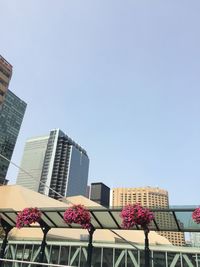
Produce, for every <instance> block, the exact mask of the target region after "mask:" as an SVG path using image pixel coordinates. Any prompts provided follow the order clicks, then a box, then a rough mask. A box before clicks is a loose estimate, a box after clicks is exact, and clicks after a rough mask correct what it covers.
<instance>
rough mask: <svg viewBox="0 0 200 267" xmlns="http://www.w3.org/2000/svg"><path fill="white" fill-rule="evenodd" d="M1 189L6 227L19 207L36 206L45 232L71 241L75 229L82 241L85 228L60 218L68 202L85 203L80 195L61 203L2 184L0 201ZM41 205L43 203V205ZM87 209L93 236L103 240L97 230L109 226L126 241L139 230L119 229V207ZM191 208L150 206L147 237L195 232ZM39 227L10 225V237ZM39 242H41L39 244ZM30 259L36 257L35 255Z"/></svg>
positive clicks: (17, 187)
mask: <svg viewBox="0 0 200 267" xmlns="http://www.w3.org/2000/svg"><path fill="white" fill-rule="evenodd" d="M4 189H5V190H4ZM9 189H10V190H9ZM11 189H12V190H11ZM4 191H5V192H6V194H7V195H8V196H7V198H8V199H7V201H5V202H4V203H3V204H2V202H1V201H0V216H1V218H2V221H1V223H2V222H5V223H6V225H7V226H9V227H10V228H14V227H15V222H16V217H17V212H18V211H21V210H22V209H23V208H25V207H28V206H29V207H30V206H38V208H39V209H40V211H41V212H42V217H41V218H42V221H43V222H44V224H45V226H46V227H47V228H48V231H49V232H48V235H51V234H52V233H54V236H55V237H56V236H57V240H58V238H59V240H61V236H62V240H68V238H69V236H70V234H71V240H72V239H74V238H75V232H74V231H78V232H79V231H81V233H82V240H83V239H84V238H85V237H84V233H85V230H82V229H79V228H80V226H79V225H76V224H72V225H67V224H66V223H65V222H64V220H63V214H64V212H65V210H66V208H67V207H69V206H70V205H72V204H76V203H82V204H85V203H83V197H71V198H68V199H67V200H68V203H63V202H59V201H57V200H54V199H51V198H48V197H46V196H44V195H41V194H39V193H36V192H32V191H30V190H28V189H24V188H22V187H20V186H5V187H4V188H3V187H2V188H0V200H1V197H2V198H3V197H4V194H3V192H4ZM5 192H4V193H5ZM9 193H10V195H9ZM13 193H15V194H16V195H17V193H18V194H19V196H18V195H17V196H16V197H17V198H18V200H17V201H18V205H17V204H16V202H17V201H15V196H14V195H13ZM11 196H13V198H14V199H12V198H11ZM20 198H21V199H20ZM11 199H12V200H11ZM25 200H26V201H25ZM9 201H10V203H9ZM69 201H70V203H69ZM87 201H88V205H90V203H91V202H90V200H87ZM88 205H87V206H88ZM95 205H97V204H95ZM11 206H13V209H9V207H11ZM44 206H46V207H45V208H44ZM3 207H5V208H3ZM87 208H88V209H89V211H90V214H91V218H92V220H91V223H92V225H93V227H94V229H95V235H96V233H97V234H98V231H99V232H100V236H101V237H102V238H103V239H104V236H105V233H106V232H105V233H104V234H103V232H102V233H101V231H108V230H106V229H110V230H111V231H112V233H115V232H116V233H117V235H116V236H119V238H120V237H121V236H122V237H123V238H124V240H123V238H122V240H123V241H124V242H126V241H127V240H128V238H129V237H130V236H131V234H132V233H133V235H134V236H135V235H137V234H139V233H141V232H142V231H140V227H139V226H136V227H135V228H134V230H136V231H130V230H127V231H124V230H123V229H122V228H121V218H120V216H119V214H120V212H121V208H115V209H107V208H104V207H102V206H100V205H99V206H98V207H94V206H93V207H87ZM194 209H195V207H187V208H185V207H173V208H170V209H153V210H152V211H153V212H154V214H155V220H154V221H153V223H152V224H151V225H150V227H149V228H150V230H151V232H150V233H149V235H150V240H151V235H153V234H154V233H155V232H154V231H155V230H156V231H160V230H164V231H180V232H199V230H200V226H199V225H197V224H195V223H194V222H193V221H192V219H191V214H192V212H193V210H194ZM160 213H161V214H162V213H166V214H170V216H172V218H173V220H174V224H173V228H170V227H169V225H163V224H162V225H160V224H159V221H157V214H160ZM2 226H3V225H2ZM40 228H41V225H39V224H33V225H31V227H25V228H23V229H21V230H16V228H14V229H13V230H11V237H12V233H14V231H18V233H19V236H21V234H22V235H23V232H24V231H30V230H31V231H34V232H35V231H37V230H38V231H39V232H40V234H41V233H42V231H41V229H40ZM47 228H46V229H47ZM65 231H66V232H67V235H64V232H65ZM125 233H126V235H125ZM44 234H46V233H44ZM92 234H93V233H92ZM155 234H156V233H155ZM79 235H80V233H79ZM34 236H36V235H34ZM85 236H86V235H85ZM141 236H143V240H144V235H143V233H142V235H141ZM157 236H158V235H157ZM43 237H45V239H44V242H43V245H44V246H46V235H45V236H43ZM92 237H93V236H91V239H90V241H92ZM160 238H163V237H160ZM40 239H41V238H40ZM103 239H102V241H103ZM29 240H30V239H29ZM80 240H81V239H80ZM86 240H87V241H86ZM163 240H164V238H163ZM85 241H86V242H88V239H87V238H85ZM9 242H10V241H9ZM89 243H90V245H93V244H92V242H89ZM127 243H128V244H130V245H132V244H131V242H129V241H127ZM141 243H142V242H141ZM3 244H7V237H5V239H4V242H3ZM155 244H156V243H155ZM166 244H169V243H167V242H166ZM40 245H41V243H40ZM150 245H151V244H150ZM132 247H133V246H132ZM92 248H93V247H92ZM135 248H136V249H137V246H136V247H134V249H135ZM40 251H41V253H40V255H41V254H42V253H43V256H44V251H45V250H44V249H43V250H42V246H40ZM42 251H43V252H42ZM130 253H131V252H130ZM141 253H142V252H141ZM143 253H144V249H143ZM88 254H89V253H87V251H86V255H87V257H89V256H90V257H91V254H89V255H88ZM123 255H125V254H124V252H123V253H122V255H121V256H120V257H122V256H123ZM130 255H132V254H130ZM141 255H142V254H141ZM148 255H149V257H150V255H152V254H151V252H150V251H148ZM41 257H42V256H41ZM131 257H132V256H131ZM149 257H148V258H149ZM120 259H121V258H119V260H120ZM34 260H36V258H35V259H34ZM91 260H92V259H91V258H90V259H89V258H88V262H91ZM132 260H133V261H134V259H133V257H132ZM136 266H137V265H136Z"/></svg>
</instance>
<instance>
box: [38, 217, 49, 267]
mask: <svg viewBox="0 0 200 267" xmlns="http://www.w3.org/2000/svg"><path fill="white" fill-rule="evenodd" d="M39 223H40V227H41V229H42V232H43V239H42V243H41V248H40V253H39V262H41V263H43V262H44V255H45V247H46V244H47V243H46V236H47V233H48V231H49V230H50V229H51V227H50V226H48V225H47V224H46V223H45V222H44V221H42V220H41V221H40V222H39ZM39 266H40V267H42V266H43V265H42V264H41V265H39Z"/></svg>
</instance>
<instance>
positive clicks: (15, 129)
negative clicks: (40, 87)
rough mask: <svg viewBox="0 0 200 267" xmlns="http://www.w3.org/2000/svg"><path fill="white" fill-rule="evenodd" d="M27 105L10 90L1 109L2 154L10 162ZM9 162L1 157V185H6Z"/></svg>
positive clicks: (0, 134) (0, 133)
mask: <svg viewBox="0 0 200 267" xmlns="http://www.w3.org/2000/svg"><path fill="white" fill-rule="evenodd" d="M25 110H26V103H25V102H24V101H23V100H21V99H20V98H19V97H17V96H16V95H15V94H14V93H13V92H11V91H10V90H8V91H7V93H6V95H5V99H4V102H3V105H2V107H1V109H0V154H1V155H3V156H4V157H6V158H8V159H9V160H10V159H11V157H12V154H13V150H14V147H15V143H16V141H17V137H18V134H19V130H20V127H21V124H22V120H23V117H24V113H25ZM8 167H9V161H7V160H5V159H4V158H2V157H1V156H0V184H6V183H7V180H6V174H7V171H8Z"/></svg>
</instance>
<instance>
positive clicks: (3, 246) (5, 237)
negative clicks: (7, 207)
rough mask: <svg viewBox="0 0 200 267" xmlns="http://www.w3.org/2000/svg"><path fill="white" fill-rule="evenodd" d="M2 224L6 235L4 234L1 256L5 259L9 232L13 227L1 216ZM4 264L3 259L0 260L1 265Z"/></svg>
mask: <svg viewBox="0 0 200 267" xmlns="http://www.w3.org/2000/svg"><path fill="white" fill-rule="evenodd" d="M1 225H2V227H3V230H4V232H5V236H4V239H3V243H2V245H1V250H0V258H1V259H3V258H4V256H5V250H6V247H7V244H8V233H9V232H10V230H11V229H12V228H13V227H12V226H11V225H10V224H9V223H7V222H6V221H5V220H4V219H2V218H1ZM2 264H3V261H1V260H0V267H1V266H2Z"/></svg>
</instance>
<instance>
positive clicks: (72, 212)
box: [64, 204, 91, 229]
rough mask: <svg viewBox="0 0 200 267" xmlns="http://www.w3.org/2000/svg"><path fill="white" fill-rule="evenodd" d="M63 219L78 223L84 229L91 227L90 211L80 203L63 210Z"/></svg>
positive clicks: (70, 222) (69, 222)
mask: <svg viewBox="0 0 200 267" xmlns="http://www.w3.org/2000/svg"><path fill="white" fill-rule="evenodd" d="M64 221H65V222H66V223H68V224H72V223H77V224H80V225H81V226H82V227H83V228H85V229H89V228H90V227H91V216H90V212H89V211H88V210H87V209H86V208H85V207H84V206H83V205H80V204H79V205H74V206H72V207H70V208H68V209H67V210H66V211H65V213H64Z"/></svg>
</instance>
